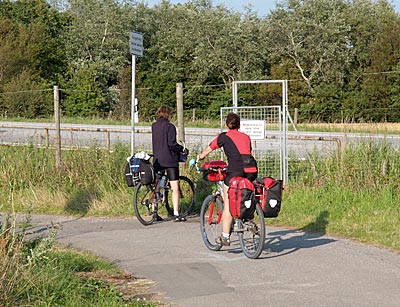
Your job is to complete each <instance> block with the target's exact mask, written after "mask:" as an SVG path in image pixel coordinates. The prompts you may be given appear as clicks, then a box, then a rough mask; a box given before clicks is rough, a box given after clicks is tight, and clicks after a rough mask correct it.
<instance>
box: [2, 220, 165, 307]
mask: <svg viewBox="0 0 400 307" xmlns="http://www.w3.org/2000/svg"><path fill="white" fill-rule="evenodd" d="M24 223H25V222H24ZM24 223H22V224H21V225H19V226H20V227H21V228H22V231H19V232H16V231H15V230H16V227H17V225H15V224H12V223H10V219H6V221H2V222H0V272H1V276H2V278H1V281H0V306H5V307H11V306H76V307H81V306H98V307H101V306H104V307H109V306H115V307H122V306H132V307H146V306H148V307H150V306H156V305H158V303H157V302H143V300H141V298H142V297H141V294H137V293H138V292H137V291H135V289H132V288H131V289H130V288H127V287H124V288H120V285H121V284H123V283H124V282H126V281H133V279H134V278H133V277H132V276H130V275H128V274H126V273H124V272H122V271H121V270H120V269H118V268H116V267H114V266H113V265H111V264H110V263H108V262H106V261H103V260H101V259H98V258H97V257H95V256H93V255H92V254H90V253H86V252H85V253H83V252H78V251H75V250H72V249H65V248H62V247H57V246H55V245H54V243H55V240H54V238H55V233H54V232H52V231H51V232H50V235H49V237H48V238H42V239H29V238H28V237H27V236H26V234H25V230H24V229H25V228H24V227H25V226H28V225H29V221H28V222H27V223H26V224H24ZM142 293H143V292H142ZM146 295H147V294H146Z"/></svg>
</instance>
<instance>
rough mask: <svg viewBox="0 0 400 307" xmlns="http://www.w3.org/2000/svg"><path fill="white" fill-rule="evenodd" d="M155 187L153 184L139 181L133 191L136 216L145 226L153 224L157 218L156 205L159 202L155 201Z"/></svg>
mask: <svg viewBox="0 0 400 307" xmlns="http://www.w3.org/2000/svg"><path fill="white" fill-rule="evenodd" d="M153 196H154V188H153V187H152V185H143V184H141V183H139V184H138V185H137V186H136V187H135V192H134V193H133V209H134V211H135V215H136V218H137V219H138V220H139V222H140V223H142V224H143V225H145V226H148V225H151V224H153V222H154V220H155V216H154V205H155V204H157V202H155V201H153V199H154V198H153Z"/></svg>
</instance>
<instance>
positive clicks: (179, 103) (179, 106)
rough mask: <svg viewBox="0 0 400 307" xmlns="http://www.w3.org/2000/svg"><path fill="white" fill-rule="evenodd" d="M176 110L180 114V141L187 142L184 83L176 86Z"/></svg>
mask: <svg viewBox="0 0 400 307" xmlns="http://www.w3.org/2000/svg"><path fill="white" fill-rule="evenodd" d="M176 110H177V113H178V140H179V141H182V142H185V125H184V123H183V83H177V84H176Z"/></svg>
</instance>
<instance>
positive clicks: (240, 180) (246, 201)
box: [228, 176, 257, 219]
mask: <svg viewBox="0 0 400 307" xmlns="http://www.w3.org/2000/svg"><path fill="white" fill-rule="evenodd" d="M228 197H229V211H230V213H231V215H232V216H233V217H234V218H240V219H251V218H253V217H254V211H255V209H256V204H257V201H256V199H255V196H254V185H253V183H252V182H251V181H250V180H249V179H247V178H244V177H239V176H237V177H233V178H232V179H231V180H230V181H229V190H228Z"/></svg>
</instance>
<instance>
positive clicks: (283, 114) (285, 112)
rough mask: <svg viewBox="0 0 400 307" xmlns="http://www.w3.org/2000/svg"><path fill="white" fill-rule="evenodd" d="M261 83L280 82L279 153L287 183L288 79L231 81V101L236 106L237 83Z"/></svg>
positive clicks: (284, 178) (284, 180) (284, 179)
mask: <svg viewBox="0 0 400 307" xmlns="http://www.w3.org/2000/svg"><path fill="white" fill-rule="evenodd" d="M262 83H278V84H279V83H280V84H282V108H281V114H280V116H281V120H282V130H280V131H279V135H280V138H281V142H282V144H283V146H281V148H280V151H281V152H280V155H281V157H283V159H282V160H283V161H281V163H282V168H283V178H280V179H283V182H285V183H288V179H289V175H288V169H289V168H288V152H287V131H288V115H289V111H288V80H240V81H233V82H232V101H233V107H234V108H237V107H238V85H239V84H262Z"/></svg>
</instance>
